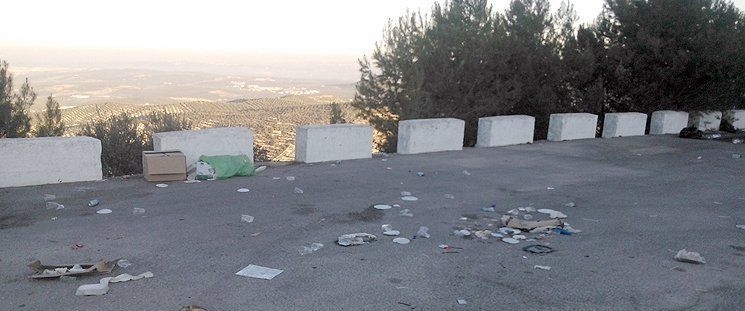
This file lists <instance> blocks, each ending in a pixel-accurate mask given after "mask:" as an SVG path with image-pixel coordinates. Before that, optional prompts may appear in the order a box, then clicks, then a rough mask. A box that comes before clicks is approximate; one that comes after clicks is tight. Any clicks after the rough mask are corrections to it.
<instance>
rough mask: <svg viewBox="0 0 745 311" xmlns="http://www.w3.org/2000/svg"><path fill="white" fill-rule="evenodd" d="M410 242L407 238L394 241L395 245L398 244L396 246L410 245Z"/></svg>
mask: <svg viewBox="0 0 745 311" xmlns="http://www.w3.org/2000/svg"><path fill="white" fill-rule="evenodd" d="M409 242H411V241H409V239H407V238H395V239H393V243H396V244H409Z"/></svg>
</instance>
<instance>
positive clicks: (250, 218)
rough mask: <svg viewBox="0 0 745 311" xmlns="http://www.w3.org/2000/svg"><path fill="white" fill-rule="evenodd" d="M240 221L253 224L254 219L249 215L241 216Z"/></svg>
mask: <svg viewBox="0 0 745 311" xmlns="http://www.w3.org/2000/svg"><path fill="white" fill-rule="evenodd" d="M241 221H242V222H247V223H252V222H254V217H253V216H251V215H241Z"/></svg>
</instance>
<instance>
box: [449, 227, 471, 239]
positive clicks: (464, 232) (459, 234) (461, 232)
mask: <svg viewBox="0 0 745 311" xmlns="http://www.w3.org/2000/svg"><path fill="white" fill-rule="evenodd" d="M453 234H454V235H455V236H457V237H461V238H465V237H469V236H471V231H468V230H466V229H461V230H455V231H453Z"/></svg>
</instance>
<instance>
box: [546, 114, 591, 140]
mask: <svg viewBox="0 0 745 311" xmlns="http://www.w3.org/2000/svg"><path fill="white" fill-rule="evenodd" d="M597 126H598V116H597V115H595V114H591V113H555V114H552V115H551V117H550V119H549V123H548V136H547V139H548V140H550V141H562V140H573V139H585V138H595V131H596V130H597Z"/></svg>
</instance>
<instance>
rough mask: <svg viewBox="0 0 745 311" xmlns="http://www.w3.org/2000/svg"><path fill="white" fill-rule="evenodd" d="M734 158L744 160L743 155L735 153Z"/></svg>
mask: <svg viewBox="0 0 745 311" xmlns="http://www.w3.org/2000/svg"><path fill="white" fill-rule="evenodd" d="M732 158H733V159H740V158H742V154H739V153H733V154H732Z"/></svg>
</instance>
